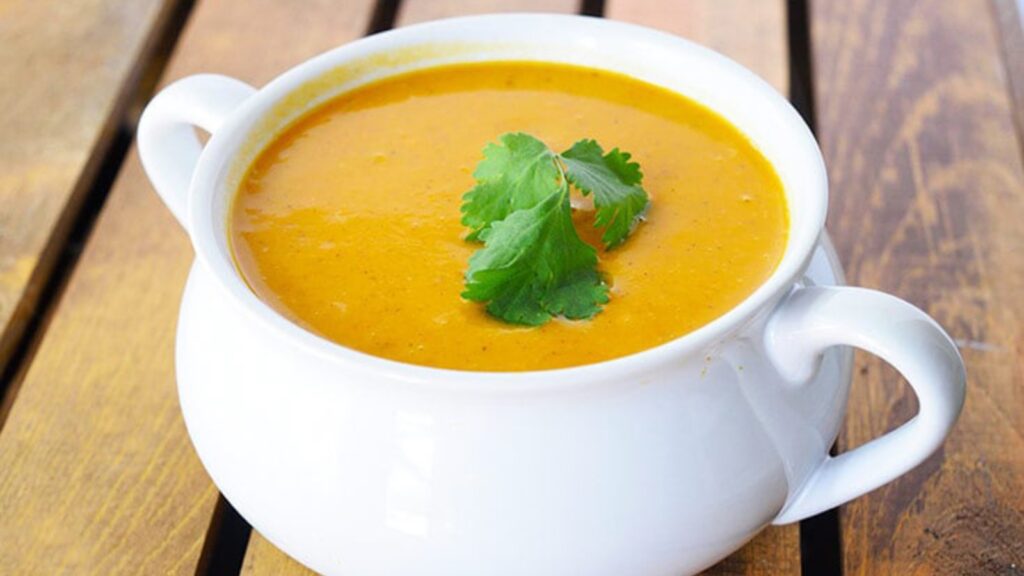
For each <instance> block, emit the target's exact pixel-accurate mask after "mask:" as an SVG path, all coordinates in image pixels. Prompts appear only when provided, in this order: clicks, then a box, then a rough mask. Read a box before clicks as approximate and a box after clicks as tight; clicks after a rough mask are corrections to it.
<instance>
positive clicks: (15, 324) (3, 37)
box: [0, 0, 176, 367]
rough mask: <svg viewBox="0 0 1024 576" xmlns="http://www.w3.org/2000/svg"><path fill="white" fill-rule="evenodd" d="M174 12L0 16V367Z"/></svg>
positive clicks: (18, 5) (60, 10)
mask: <svg viewBox="0 0 1024 576" xmlns="http://www.w3.org/2000/svg"><path fill="white" fill-rule="evenodd" d="M175 4H176V2H174V1H173V0H139V1H133V0H77V1H74V2H61V1H57V0H40V1H36V2H28V1H22V2H7V3H5V4H4V6H3V7H2V8H0V46H3V49H2V50H0V86H3V88H2V89H0V126H3V127H4V137H3V138H0V367H2V366H4V365H6V364H7V362H8V360H10V356H11V353H12V352H13V350H14V348H15V346H16V345H17V343H18V341H19V340H20V338H21V336H22V334H23V331H24V328H25V326H26V324H27V322H28V320H29V318H31V316H32V313H33V312H34V310H35V307H36V304H37V302H38V298H39V293H40V291H41V289H42V287H43V286H44V285H45V283H46V281H47V279H48V278H49V276H50V274H51V272H52V271H53V267H54V265H55V264H56V261H57V256H58V255H59V254H60V250H61V248H62V247H63V244H64V242H65V240H66V239H67V236H68V234H69V233H70V230H71V223H72V222H73V221H74V217H75V216H76V214H77V212H78V209H79V208H80V207H81V204H82V201H83V199H84V197H85V192H86V190H87V188H88V186H89V183H90V182H91V181H92V179H93V178H94V177H95V175H96V173H97V171H98V169H99V166H100V163H101V161H102V153H103V152H104V151H105V150H106V149H107V148H108V147H109V145H110V143H111V142H112V141H113V137H114V134H115V132H116V129H117V126H118V123H119V122H120V121H121V118H122V115H123V111H124V109H125V107H126V105H127V100H128V97H129V96H130V92H131V90H130V89H129V87H130V86H132V85H133V84H134V83H135V82H134V80H135V79H137V77H138V76H139V74H140V73H141V71H142V67H143V62H144V60H145V58H144V57H143V56H144V55H146V54H148V53H150V52H151V51H152V48H153V42H154V39H155V38H156V36H157V35H156V34H154V32H155V31H156V30H159V29H160V28H162V27H163V26H164V25H165V24H166V23H167V20H168V17H169V16H170V14H171V13H172V12H173V7H174V5H175Z"/></svg>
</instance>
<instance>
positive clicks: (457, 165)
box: [229, 62, 788, 371]
mask: <svg viewBox="0 0 1024 576" xmlns="http://www.w3.org/2000/svg"><path fill="white" fill-rule="evenodd" d="M505 132H527V133H529V134H532V135H534V136H536V137H538V138H540V139H541V140H543V141H544V142H545V143H547V144H548V146H550V147H551V148H552V149H554V150H556V151H561V150H564V149H566V148H568V147H569V146H570V145H571V144H572V143H573V142H575V141H576V140H579V139H581V138H594V139H596V140H597V141H598V142H599V143H601V144H602V145H603V146H604V147H605V149H606V150H608V149H611V148H614V147H618V148H621V149H622V150H626V151H629V152H631V153H632V154H633V159H634V160H635V161H637V162H639V163H640V166H641V168H642V170H643V173H644V180H643V185H644V188H645V189H646V190H647V192H648V194H649V195H650V197H651V202H652V204H651V209H650V211H649V213H648V214H647V217H646V221H644V222H643V223H641V224H640V225H639V226H638V227H637V228H636V230H635V231H634V233H633V234H632V235H631V236H630V238H629V239H628V240H627V241H626V243H625V244H623V245H622V246H620V247H618V248H615V249H613V250H611V251H605V250H603V249H601V248H600V246H601V244H600V231H598V230H595V229H594V228H593V212H592V210H591V209H589V208H588V207H586V206H585V205H581V206H580V207H578V209H577V210H576V211H575V213H574V220H575V223H576V226H577V229H578V231H579V233H580V235H581V237H582V238H583V239H584V240H586V241H587V242H589V243H591V244H593V245H594V246H595V247H598V257H599V258H600V263H599V268H600V271H601V273H602V274H603V276H604V277H605V279H606V281H607V282H608V284H609V286H610V297H611V301H610V302H609V303H608V304H607V305H606V306H605V308H604V311H603V312H601V313H600V314H598V315H597V316H595V317H594V318H593V319H591V320H584V321H568V320H565V319H556V320H553V321H551V322H549V323H547V324H545V325H544V326H542V327H539V328H529V327H519V326H513V325H509V324H505V323H503V322H501V321H500V320H497V319H495V318H493V317H491V316H490V315H488V314H487V312H486V311H485V309H484V306H483V305H482V304H478V303H475V302H468V301H466V300H463V299H462V298H461V297H460V293H461V292H462V291H463V282H464V277H463V276H464V273H465V271H466V267H467V262H468V260H469V257H470V255H471V254H472V253H473V252H474V251H475V250H477V249H478V248H479V247H480V245H478V244H473V243H469V242H466V241H465V240H464V237H465V236H466V233H467V232H468V231H467V229H466V228H464V227H463V226H462V224H461V223H460V216H461V215H460V212H459V206H460V204H461V200H462V195H463V193H465V192H466V191H467V190H469V189H470V188H471V187H472V186H473V184H474V180H473V177H472V172H473V170H474V168H475V166H476V164H477V162H479V161H480V159H481V158H482V154H481V151H482V149H483V147H484V145H485V144H487V143H488V142H492V141H495V140H496V139H497V137H498V136H499V135H501V134H503V133H505ZM574 194H575V192H574ZM229 227H230V229H231V235H232V245H233V250H234V253H235V258H236V261H237V265H238V267H239V269H240V270H241V273H242V275H243V276H244V278H245V279H246V281H247V282H248V283H249V285H250V286H251V288H252V289H253V290H254V291H255V292H256V294H257V295H258V296H259V297H260V298H262V299H263V300H264V301H266V302H268V303H269V304H270V305H271V306H272V307H274V308H275V309H277V310H278V311H279V312H280V313H282V314H284V315H285V316H287V317H288V318H290V319H291V320H293V321H294V322H296V323H298V324H299V325H301V326H304V327H305V328H307V329H309V330H311V331H313V332H315V333H317V334H320V335H322V336H324V337H325V338H328V339H330V340H333V341H335V342H337V343H339V344H342V345H344V346H347V347H350V348H354V349H356V350H360V351H362V352H366V353H369V354H373V355H376V356H380V357H383V358H389V359H392V360H398V361H401V362H408V363H411V364H418V365H423V366H433V367H442V368H453V369H461V370H477V371H516V370H540V369H549V368H562V367H569V366H577V365H581V364H589V363H593V362H599V361H602V360H609V359H612V358H616V357H620V356H624V355H627V354H631V353H634V352H639V351H641V350H644V349H647V348H651V347H654V346H657V345H659V344H663V343H665V342H668V341H669V340H672V339H674V338H677V337H679V336H682V335H684V334H686V333H688V332H690V331H692V330H694V329H696V328H699V327H700V326H702V325H704V324H706V323H708V322H709V321H711V320H713V319H714V318H716V317H718V316H721V315H722V314H724V313H725V312H726V311H728V310H729V309H730V308H732V307H734V306H735V305H736V304H738V303H739V302H740V301H742V300H743V299H744V298H746V297H747V296H748V295H749V294H750V293H751V292H753V291H754V290H755V289H756V288H757V286H758V285H760V284H761V283H762V282H763V281H764V280H765V279H767V278H768V276H769V275H771V273H772V271H773V270H774V269H775V267H776V265H777V264H778V262H779V260H780V259H781V257H782V253H783V251H784V249H785V246H786V240H787V233H788V212H787V208H786V200H785V196H784V193H783V189H782V184H781V182H780V181H779V178H778V176H777V175H776V173H775V171H774V170H773V168H772V166H771V165H770V164H769V163H768V161H767V160H766V159H765V158H764V157H763V156H762V155H761V153H760V152H759V151H758V150H757V149H755V148H754V147H753V145H752V144H751V143H750V142H749V141H748V140H747V138H746V137H745V136H744V135H743V134H741V133H740V132H739V131H738V130H737V129H736V128H734V127H733V126H732V125H731V124H729V123H728V122H727V121H725V120H724V119H723V118H721V117H719V116H718V115H716V114H715V113H713V112H711V111H710V110H708V109H707V108H704V107H703V106H701V105H699V104H696V103H695V102H693V101H691V100H689V99H687V98H685V97H682V96H680V95H678V94H675V93H672V92H669V91H667V90H664V89H661V88H658V87H655V86H652V85H649V84H646V83H643V82H640V81H637V80H634V79H631V78H629V77H626V76H622V75H617V74H612V73H608V72H602V71H596V70H591V69H587V68H577V67H570V66H562V65H551V64H538V63H516V62H507V63H485V64H468V65H456V66H447V67H440V68H432V69H429V70H424V71H419V72H413V73H409V74H405V75H402V76H397V77H393V78H389V79H385V80H383V81H379V82H377V83H374V84H371V85H368V86H365V87H362V88H359V89H357V90H355V91H353V92H350V93H347V94H344V95H342V96H340V97H338V98H336V99H334V100H332V101H330V102H328V103H326V104H324V105H322V106H320V107H319V108H317V109H315V110H313V111H312V112H311V113H309V114H308V115H306V116H304V117H303V118H302V119H300V120H299V121H298V122H296V123H295V124H294V125H292V126H291V127H290V128H288V129H287V130H286V131H284V132H283V133H282V134H281V135H280V136H278V137H277V139H276V140H274V141H273V142H272V143H271V144H270V145H269V146H268V147H267V148H266V149H265V150H264V151H263V152H262V153H261V154H260V155H259V157H258V158H257V160H256V161H255V162H254V163H253V165H252V166H251V167H250V169H249V171H248V173H247V175H246V176H245V178H244V179H243V181H242V183H241V185H240V188H239V190H238V194H237V197H236V199H235V202H234V205H233V208H232V214H231V222H230V223H229Z"/></svg>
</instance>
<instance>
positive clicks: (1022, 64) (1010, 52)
mask: <svg viewBox="0 0 1024 576" xmlns="http://www.w3.org/2000/svg"><path fill="white" fill-rule="evenodd" d="M992 9H993V11H994V14H995V17H996V23H997V24H998V26H999V39H1000V43H1001V44H1002V48H1003V64H1004V68H1005V69H1006V76H1007V78H1008V80H1009V83H1010V93H1011V94H1012V95H1013V104H1014V106H1013V110H1014V113H1015V114H1014V117H1015V118H1016V120H1017V137H1018V138H1020V141H1021V142H1024V1H1022V0H992Z"/></svg>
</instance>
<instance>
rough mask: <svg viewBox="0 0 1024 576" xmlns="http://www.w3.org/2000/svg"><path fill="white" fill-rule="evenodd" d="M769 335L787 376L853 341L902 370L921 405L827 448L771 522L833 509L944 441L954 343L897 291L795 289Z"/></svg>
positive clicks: (957, 391) (961, 379)
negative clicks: (900, 419)
mask: <svg viewBox="0 0 1024 576" xmlns="http://www.w3.org/2000/svg"><path fill="white" fill-rule="evenodd" d="M766 337H767V341H766V345H767V349H768V352H769V355H770V357H771V358H772V360H773V361H774V362H775V364H776V367H777V368H778V369H779V370H780V372H781V373H782V374H783V376H785V377H786V378H787V379H789V380H791V381H794V382H806V381H807V380H808V379H809V378H810V376H811V374H812V373H813V371H814V369H815V366H816V363H817V361H818V359H820V357H821V354H822V353H823V352H824V351H825V350H826V349H827V348H829V347H831V346H837V345H849V346H855V347H857V348H861V349H863V350H866V351H868V352H871V353H872V354H876V355H878V356H879V357H881V358H882V359H884V360H885V361H887V362H889V363H890V364H892V365H893V367H895V368H896V369H897V370H899V372H900V373H901V374H902V375H903V376H904V377H905V378H906V379H907V381H908V382H909V383H910V386H911V387H912V388H913V389H914V392H915V393H916V394H917V398H918V403H919V405H920V410H919V412H918V414H917V415H916V416H914V417H913V418H911V419H910V420H909V421H908V422H906V423H904V424H903V425H901V426H900V427H899V428H897V429H896V430H893V431H892V432H889V433H888V434H885V435H883V436H881V437H879V438H875V439H874V440H872V441H870V442H868V443H867V444H864V445H863V446H860V447H858V448H855V449H853V450H850V451H848V452H845V453H843V454H840V455H838V456H835V457H832V456H829V455H827V454H826V455H825V457H824V459H823V460H822V462H821V464H820V465H819V466H818V467H817V468H816V469H815V470H814V471H813V472H812V473H811V474H810V475H809V476H808V478H807V480H806V482H805V483H804V484H803V486H802V487H799V488H798V489H797V490H796V491H795V492H793V496H792V497H791V498H790V499H789V502H788V503H787V505H786V506H785V507H784V508H783V509H782V511H781V512H780V513H779V515H778V517H777V518H775V520H774V523H775V524H786V523H789V522H796V521H798V520H801V519H803V518H806V517H808V516H812V515H814V514H817V513H819V512H822V511H824V510H827V509H829V508H833V507H835V506H838V505H839V504H842V503H844V502H847V501H849V500H852V499H854V498H856V497H858V496H860V495H862V494H865V493H867V492H870V491H871V490H874V489H875V488H878V487H879V486H882V485H883V484H886V483H887V482H890V481H892V480H894V479H896V478H897V477H898V476H900V475H902V474H905V473H907V472H909V471H910V470H911V469H913V468H914V467H915V466H917V465H918V464H920V463H921V462H923V461H924V460H925V459H926V458H927V457H928V456H929V455H931V454H932V452H934V451H935V450H936V449H937V448H938V447H939V445H940V444H942V442H943V440H945V438H946V436H947V435H948V434H949V431H950V429H951V428H952V427H953V423H954V422H956V419H957V416H958V415H959V414H960V409H961V408H962V407H963V403H964V391H965V383H966V373H965V371H964V364H963V360H962V359H961V358H960V353H959V352H958V351H957V348H956V345H955V344H954V343H953V341H952V340H951V339H950V338H949V336H948V335H947V334H946V333H945V332H943V330H942V328H940V327H939V325H938V324H937V323H936V322H935V321H934V320H932V319H931V318H930V317H929V316H928V315H927V314H925V313H924V312H922V311H921V310H920V309H918V308H916V307H914V306H912V305H911V304H908V303H906V302H904V301H903V300H900V299H899V298H896V297H895V296H890V295H888V294H884V293H882V292H876V291H874V290H867V289H864V288H850V287H809V288H798V289H796V290H794V291H793V293H791V294H790V295H789V296H788V297H787V299H786V300H785V301H784V302H783V303H782V305H781V306H780V307H779V309H777V311H776V313H775V315H774V316H773V317H772V319H771V320H770V322H769V325H768V331H767V336H766Z"/></svg>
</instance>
